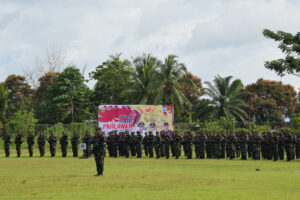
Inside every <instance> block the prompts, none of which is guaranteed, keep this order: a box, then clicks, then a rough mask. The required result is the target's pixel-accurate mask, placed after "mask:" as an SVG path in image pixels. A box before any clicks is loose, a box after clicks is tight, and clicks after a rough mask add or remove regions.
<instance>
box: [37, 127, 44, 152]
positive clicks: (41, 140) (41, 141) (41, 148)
mask: <svg viewBox="0 0 300 200" xmlns="http://www.w3.org/2000/svg"><path fill="white" fill-rule="evenodd" d="M37 143H38V145H39V151H40V156H41V157H43V156H44V155H45V143H46V137H45V135H44V133H43V132H40V135H39V137H38V138H37Z"/></svg>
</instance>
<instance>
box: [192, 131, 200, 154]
mask: <svg viewBox="0 0 300 200" xmlns="http://www.w3.org/2000/svg"><path fill="white" fill-rule="evenodd" d="M193 143H194V145H195V154H196V158H198V159H199V158H200V132H197V133H196V135H195V137H194V141H193Z"/></svg>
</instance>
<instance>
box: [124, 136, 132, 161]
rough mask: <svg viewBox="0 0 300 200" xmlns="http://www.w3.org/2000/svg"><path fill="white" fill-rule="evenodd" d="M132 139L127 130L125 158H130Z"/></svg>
mask: <svg viewBox="0 0 300 200" xmlns="http://www.w3.org/2000/svg"><path fill="white" fill-rule="evenodd" d="M130 140H131V136H130V135H129V132H128V131H125V141H124V155H125V158H129V148H130V146H129V145H130V144H129V143H130Z"/></svg>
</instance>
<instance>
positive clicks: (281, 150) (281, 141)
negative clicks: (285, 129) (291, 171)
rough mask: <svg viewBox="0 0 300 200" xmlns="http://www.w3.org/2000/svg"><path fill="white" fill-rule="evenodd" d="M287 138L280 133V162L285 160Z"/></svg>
mask: <svg viewBox="0 0 300 200" xmlns="http://www.w3.org/2000/svg"><path fill="white" fill-rule="evenodd" d="M284 149H285V137H284V135H283V134H282V132H280V133H279V143H278V154H279V158H280V160H283V159H284Z"/></svg>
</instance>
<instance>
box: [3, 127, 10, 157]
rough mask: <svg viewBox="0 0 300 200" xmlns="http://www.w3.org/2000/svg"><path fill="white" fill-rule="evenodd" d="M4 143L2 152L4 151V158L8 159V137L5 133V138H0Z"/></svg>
mask: <svg viewBox="0 0 300 200" xmlns="http://www.w3.org/2000/svg"><path fill="white" fill-rule="evenodd" d="M2 140H3V143H4V151H5V157H9V154H10V151H9V149H10V135H9V133H8V132H6V133H5V136H4V137H3V138H2Z"/></svg>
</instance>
